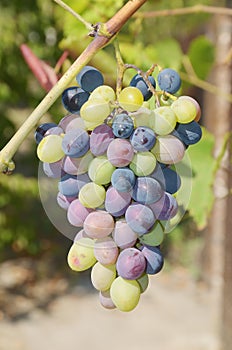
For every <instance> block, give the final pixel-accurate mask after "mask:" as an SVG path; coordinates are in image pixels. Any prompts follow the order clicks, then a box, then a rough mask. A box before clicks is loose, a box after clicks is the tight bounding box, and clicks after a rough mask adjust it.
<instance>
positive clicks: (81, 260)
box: [67, 237, 96, 271]
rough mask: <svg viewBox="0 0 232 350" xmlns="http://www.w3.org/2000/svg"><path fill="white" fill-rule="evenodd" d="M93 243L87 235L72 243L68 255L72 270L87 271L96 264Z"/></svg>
mask: <svg viewBox="0 0 232 350" xmlns="http://www.w3.org/2000/svg"><path fill="white" fill-rule="evenodd" d="M93 244H94V241H93V240H92V239H91V238H86V237H83V238H81V239H79V240H78V241H76V242H74V243H73V244H72V246H71V248H70V250H69V252H68V257H67V260H68V265H69V267H70V268H71V269H72V270H74V271H85V270H87V269H89V268H90V267H91V266H93V265H94V264H95V262H96V258H95V256H94V252H93Z"/></svg>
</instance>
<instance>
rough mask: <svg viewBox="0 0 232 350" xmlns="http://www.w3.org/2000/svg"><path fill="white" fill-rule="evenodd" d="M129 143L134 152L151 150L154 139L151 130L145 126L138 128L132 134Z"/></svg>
mask: <svg viewBox="0 0 232 350" xmlns="http://www.w3.org/2000/svg"><path fill="white" fill-rule="evenodd" d="M130 141H131V144H132V146H133V147H134V149H135V150H136V151H140V152H146V151H149V150H150V149H152V147H153V146H154V144H155V141H156V137H155V134H154V131H153V130H152V129H150V128H148V127H146V126H139V127H138V128H136V129H135V131H134V132H133V134H132V136H131V138H130Z"/></svg>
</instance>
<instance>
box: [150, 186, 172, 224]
mask: <svg viewBox="0 0 232 350" xmlns="http://www.w3.org/2000/svg"><path fill="white" fill-rule="evenodd" d="M149 207H150V208H151V209H152V211H153V213H154V215H155V217H156V219H158V220H170V219H171V218H173V217H174V216H175V215H176V214H177V211H178V204H177V201H176V199H175V198H174V197H173V196H172V195H171V194H170V193H167V192H165V193H164V195H163V196H162V197H161V198H160V200H158V201H157V202H155V203H152V204H150V205H149Z"/></svg>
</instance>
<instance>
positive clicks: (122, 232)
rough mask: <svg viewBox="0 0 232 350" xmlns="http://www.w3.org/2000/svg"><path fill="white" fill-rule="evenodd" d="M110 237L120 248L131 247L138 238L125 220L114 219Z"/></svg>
mask: <svg viewBox="0 0 232 350" xmlns="http://www.w3.org/2000/svg"><path fill="white" fill-rule="evenodd" d="M112 237H113V239H114V241H115V243H116V244H117V246H118V247H119V248H121V249H125V248H130V247H133V246H134V245H135V243H136V241H137V239H138V235H137V233H135V232H134V231H133V230H132V229H131V228H130V226H129V225H128V224H127V223H126V222H125V221H116V223H115V227H114V231H113V232H112Z"/></svg>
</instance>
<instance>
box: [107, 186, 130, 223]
mask: <svg viewBox="0 0 232 350" xmlns="http://www.w3.org/2000/svg"><path fill="white" fill-rule="evenodd" d="M130 202H131V194H130V193H129V192H119V191H117V190H116V189H115V188H114V187H109V188H108V189H107V191H106V198H105V209H106V211H108V212H109V213H110V214H111V215H113V216H115V217H118V216H121V215H123V214H125V212H126V209H127V208H128V206H129V204H130Z"/></svg>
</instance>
